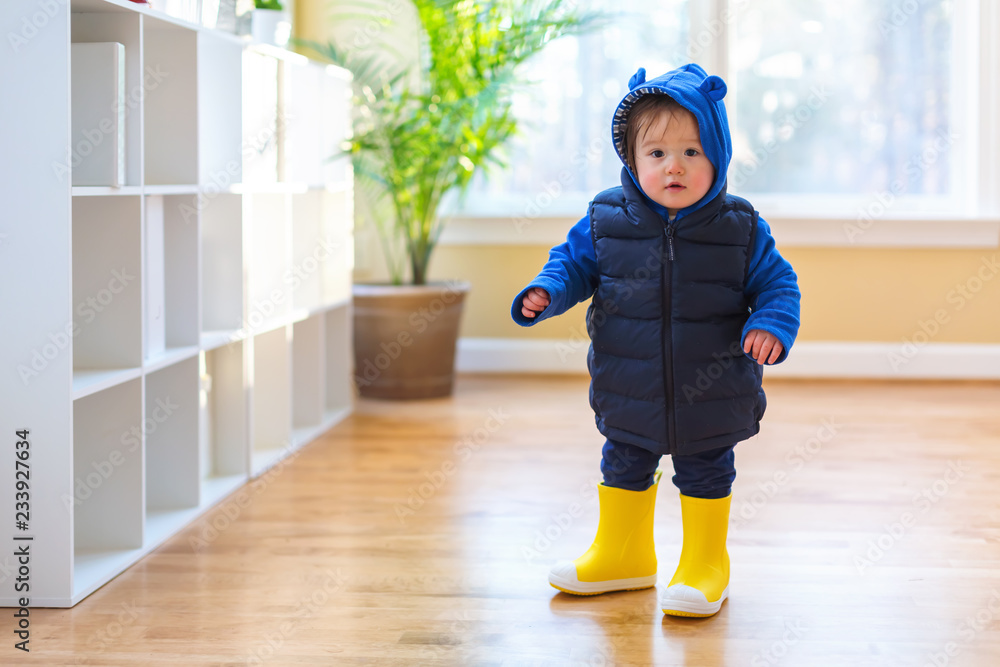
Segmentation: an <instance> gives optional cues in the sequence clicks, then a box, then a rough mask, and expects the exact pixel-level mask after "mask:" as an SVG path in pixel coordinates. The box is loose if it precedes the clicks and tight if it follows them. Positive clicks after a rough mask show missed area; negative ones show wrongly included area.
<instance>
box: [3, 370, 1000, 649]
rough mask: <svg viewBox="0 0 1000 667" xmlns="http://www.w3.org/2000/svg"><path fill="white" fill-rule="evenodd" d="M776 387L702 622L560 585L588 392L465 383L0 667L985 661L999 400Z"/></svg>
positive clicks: (570, 542)
mask: <svg viewBox="0 0 1000 667" xmlns="http://www.w3.org/2000/svg"><path fill="white" fill-rule="evenodd" d="M767 390H768V398H769V401H768V403H769V405H768V410H767V415H766V417H765V420H764V425H763V429H762V432H761V433H760V435H759V436H757V437H756V438H754V439H753V440H750V441H747V442H745V443H742V444H740V445H739V447H737V449H736V462H737V471H738V477H737V480H736V485H735V488H734V496H733V516H732V521H731V530H730V538H729V551H730V555H731V558H732V583H731V597H730V600H729V601H728V602H727V603H726V604H725V605H723V607H722V610H721V612H720V613H719V614H718V615H717V616H715V617H714V618H709V619H683V618H675V617H669V616H667V617H665V616H664V615H663V614H662V613H661V611H660V609H659V607H658V605H657V591H656V590H655V589H654V590H646V591H637V592H629V593H617V594H611V595H604V596H598V597H589V598H579V597H573V596H568V595H565V594H563V593H558V592H556V591H555V590H554V589H552V588H550V587H549V586H548V584H547V582H546V572H547V570H548V567H549V565H550V563H551V562H552V561H553V560H555V559H558V558H566V557H568V558H573V557H576V556H578V555H579V554H580V553H582V551H583V550H584V549H585V548H586V547H587V546H588V545H589V544H590V541H591V539H592V537H593V533H594V529H595V526H596V521H597V504H596V492H595V488H594V485H595V483H596V482H597V481H598V458H599V452H600V445H601V443H602V439H601V438H600V436H599V435H598V434H597V433H596V431H595V429H594V425H593V415H592V413H591V411H590V408H589V406H588V404H587V383H586V379H585V378H530V377H506V378H496V377H464V378H461V380H460V381H459V383H458V386H457V390H456V396H455V397H454V398H453V399H450V400H436V401H427V402H416V403H389V402H376V401H361V402H360V403H359V405H358V410H357V413H356V414H355V416H353V417H352V418H350V419H348V420H347V421H346V422H344V423H343V424H341V425H340V426H338V427H337V428H335V429H334V430H333V431H332V432H330V433H329V434H328V435H327V436H326V437H325V438H323V439H321V440H318V441H316V442H315V443H313V444H312V445H310V446H308V447H307V448H305V449H304V450H302V452H301V453H300V454H299V455H298V456H296V457H295V458H294V460H292V461H291V462H290V463H289V464H288V465H286V466H281V467H279V468H276V469H274V470H273V471H272V472H271V473H269V474H268V475H267V476H265V477H264V478H262V479H261V480H258V481H257V482H256V483H254V484H252V485H250V486H247V487H245V488H244V490H243V494H244V495H242V496H241V495H239V494H237V495H234V496H232V497H231V498H230V499H229V501H228V502H226V503H224V504H223V505H221V506H220V507H219V508H217V509H216V510H214V511H212V512H210V513H209V514H207V515H206V517H205V519H204V520H203V521H201V522H200V523H198V524H196V525H193V526H192V527H191V528H190V529H188V530H186V531H185V532H183V533H181V534H179V535H178V536H177V537H176V538H174V539H173V540H171V541H170V542H168V543H167V544H166V545H165V546H163V547H162V548H160V549H158V550H157V551H155V552H154V553H152V554H151V555H150V556H148V557H147V558H146V559H144V560H143V561H141V562H140V563H139V564H137V565H135V566H134V567H133V568H131V569H130V570H128V571H127V572H125V573H124V574H122V575H121V576H119V577H118V578H117V579H115V580H113V581H112V582H110V583H109V584H107V585H106V586H104V587H103V588H102V589H100V590H99V591H97V592H96V593H94V594H93V595H92V596H90V597H89V598H88V599H86V600H84V601H83V602H81V603H80V604H79V605H77V606H76V607H75V608H73V609H69V610H37V611H33V612H32V620H33V625H32V630H33V632H32V639H31V647H32V652H31V654H30V656H25V655H24V654H22V653H20V652H16V651H14V649H13V648H12V646H13V643H14V639H13V635H12V634H11V631H12V628H13V622H12V620H11V619H10V618H8V620H7V621H6V622H5V623H2V624H0V625H2V626H4V627H5V628H7V629H6V630H4V633H3V635H4V636H6V637H7V640H6V644H5V645H4V646H2V647H0V664H3V665H12V664H17V665H20V664H46V665H82V664H89V665H128V666H134V665H147V664H148V665H400V666H404V665H405V666H407V667H410V666H414V665H462V666H465V665H688V666H695V667H717V666H720V667H721V666H729V665H749V666H751V667H756V666H762V665H789V666H795V667H799V666H803V665H804V666H812V665H831V666H836V667H843V666H854V665H887V666H891V667H903V666H907V665H914V666H916V667H925V666H928V665H935V666H938V667H940V666H943V665H958V666H975V667H979V666H982V667H987V666H988V667H995V666H996V665H1000V384H996V383H993V384H988V383H925V384H917V383H913V384H902V383H895V384H890V383H854V382H810V383H806V382H792V381H784V382H769V383H768V384H767ZM664 464H665V466H666V468H667V470H668V471H669V468H670V462H669V460H668V459H665V460H664ZM661 486H662V488H661V489H660V492H659V498H658V507H657V516H656V538H657V552H658V556H659V560H660V576H661V587H662V586H663V585H664V584H665V583H666V582H667V581H668V580H669V578H670V576H671V574H672V573H673V568H674V566H675V564H676V559H677V557H678V554H679V540H680V515H679V505H678V499H677V493H676V489H674V488H673V487H672V486H671V484H670V483H669V474H668V475H665V477H664V483H663V484H662V485H661ZM213 524H214V525H215V526H216V527H217V528H213Z"/></svg>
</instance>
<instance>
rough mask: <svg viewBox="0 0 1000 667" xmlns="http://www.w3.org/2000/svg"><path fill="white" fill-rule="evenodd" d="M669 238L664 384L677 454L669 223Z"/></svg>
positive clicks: (670, 441)
mask: <svg viewBox="0 0 1000 667" xmlns="http://www.w3.org/2000/svg"><path fill="white" fill-rule="evenodd" d="M663 233H664V235H666V237H667V262H665V263H664V265H663V266H664V270H663V313H664V318H663V320H664V321H663V336H664V339H665V340H666V344H665V346H664V347H665V349H664V352H663V366H664V369H663V384H664V388H665V389H666V393H667V397H666V398H667V450H668V451H669V452H670V454H671V455H673V454H676V453H677V428H676V426H677V425H676V414H675V410H674V340H673V322H672V320H673V291H674V289H673V265H672V264H670V262H673V261H674V226H673V225H672V224H670V222H669V221H668V222H667V226H666V227H665V228H664V230H663Z"/></svg>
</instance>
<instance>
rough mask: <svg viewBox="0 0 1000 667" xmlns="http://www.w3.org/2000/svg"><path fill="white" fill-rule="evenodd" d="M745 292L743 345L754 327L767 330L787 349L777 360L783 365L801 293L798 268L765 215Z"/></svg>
mask: <svg viewBox="0 0 1000 667" xmlns="http://www.w3.org/2000/svg"><path fill="white" fill-rule="evenodd" d="M743 293H744V294H745V295H746V296H747V298H748V299H749V300H750V310H751V314H750V318H749V319H748V320H747V323H746V324H745V325H744V326H743V338H742V340H740V345H743V341H744V340H746V337H747V334H748V333H749V332H750V331H751V330H752V329H762V330H764V331H767V332H768V333H771V334H773V335H774V336H775V337H776V338H777V339H778V340H779V341H781V345H782V347H783V348H784V350H782V352H781V356H780V357H778V360H777V361H775V362H774V363H776V364H780V363H781V362H782V361H784V360H785V357H787V356H788V351H789V350H790V349H791V347H792V344H793V343H794V342H795V337H796V336H797V335H798V333H799V300H800V298H801V294H800V293H799V284H798V279H797V277H796V276H795V271H793V270H792V265H791V264H789V263H788V261H787V260H786V259H785V258H784V257H782V256H781V254H779V253H778V249H777V248H776V247H775V245H774V237H773V236H771V228H770V226H769V225H768V224H767V223H766V222H764V219H763V218H760V219H759V220H758V222H757V238H756V242H755V244H754V248H753V255H752V256H751V257H750V267H749V273H748V275H747V282H746V285H745V286H744V288H743Z"/></svg>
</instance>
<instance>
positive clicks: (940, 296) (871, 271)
mask: <svg viewBox="0 0 1000 667" xmlns="http://www.w3.org/2000/svg"><path fill="white" fill-rule="evenodd" d="M779 247H780V239H779ZM782 254H783V255H784V256H785V257H786V258H787V259H788V260H789V261H790V262H791V263H792V266H793V267H795V271H796V273H797V274H798V276H799V286H800V288H801V289H802V295H803V296H802V329H801V331H800V333H799V340H824V341H829V340H833V341H879V342H897V341H899V340H900V339H901V338H909V337H912V336H913V334H914V333H916V332H917V331H920V323H921V321H924V322H927V321H928V320H931V319H933V318H934V317H935V314H937V316H938V317H939V319H940V321H941V322H942V323H943V324H942V325H941V326H940V330H939V331H938V333H936V334H935V335H934V337H933V341H934V342H942V343H944V342H948V343H955V342H967V343H1000V273H998V271H1000V265H989V264H988V262H989V260H993V261H994V262H1000V251H998V250H993V249H982V250H913V249H899V250H894V249H893V250H890V249H855V248H788V249H785V250H782ZM547 257H548V248H545V247H525V246H445V247H441V248H439V249H438V251H437V254H436V255H435V257H434V260H433V264H432V266H431V276H432V278H434V279H437V280H443V279H447V278H464V279H466V280H469V281H470V282H471V283H472V293H471V294H470V296H469V300H468V309H467V310H466V314H465V316H464V321H463V324H462V335H463V336H474V337H491V338H494V337H498V338H569V337H572V336H574V335H581V334H583V329H582V328H581V327H582V322H583V305H580V306H577V307H576V308H575V309H574V310H571V311H570V312H569V313H567V314H565V315H563V316H562V317H560V318H556V319H553V320H549V321H546V322H543V323H542V324H540V325H538V326H537V327H532V328H530V329H524V328H521V327H519V326H517V325H516V324H514V323H513V322H512V321H511V319H510V303H511V300H512V299H513V297H514V295H515V294H516V293H517V292H518V291H519V290H521V289H522V288H523V287H524V285H525V284H526V283H527V282H528V281H530V280H531V279H532V278H533V277H534V276H535V275H536V274H537V272H538V270H539V269H541V267H542V265H543V264H544V263H545V260H546V259H547ZM977 273H979V275H977ZM979 276H982V277H983V278H986V280H982V278H980V277H979ZM958 286H964V287H965V289H966V292H965V295H964V296H963V294H962V293H961V292H960V291H959V290H958ZM976 288H978V292H973V290H974V289H976ZM927 328H928V329H932V328H933V327H932V326H930V325H928V326H927Z"/></svg>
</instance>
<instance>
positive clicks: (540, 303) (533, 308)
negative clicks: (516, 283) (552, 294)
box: [521, 287, 549, 317]
mask: <svg viewBox="0 0 1000 667" xmlns="http://www.w3.org/2000/svg"><path fill="white" fill-rule="evenodd" d="M548 305H549V293H548V292H546V291H545V290H543V289H542V288H541V287H532V288H531V289H530V290H528V293H527V294H525V295H524V299H523V300H522V301H521V314H522V315H524V316H525V317H534V316H535V315H537V314H538V313H540V312H542V311H543V310H545V307H546V306H548Z"/></svg>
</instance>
